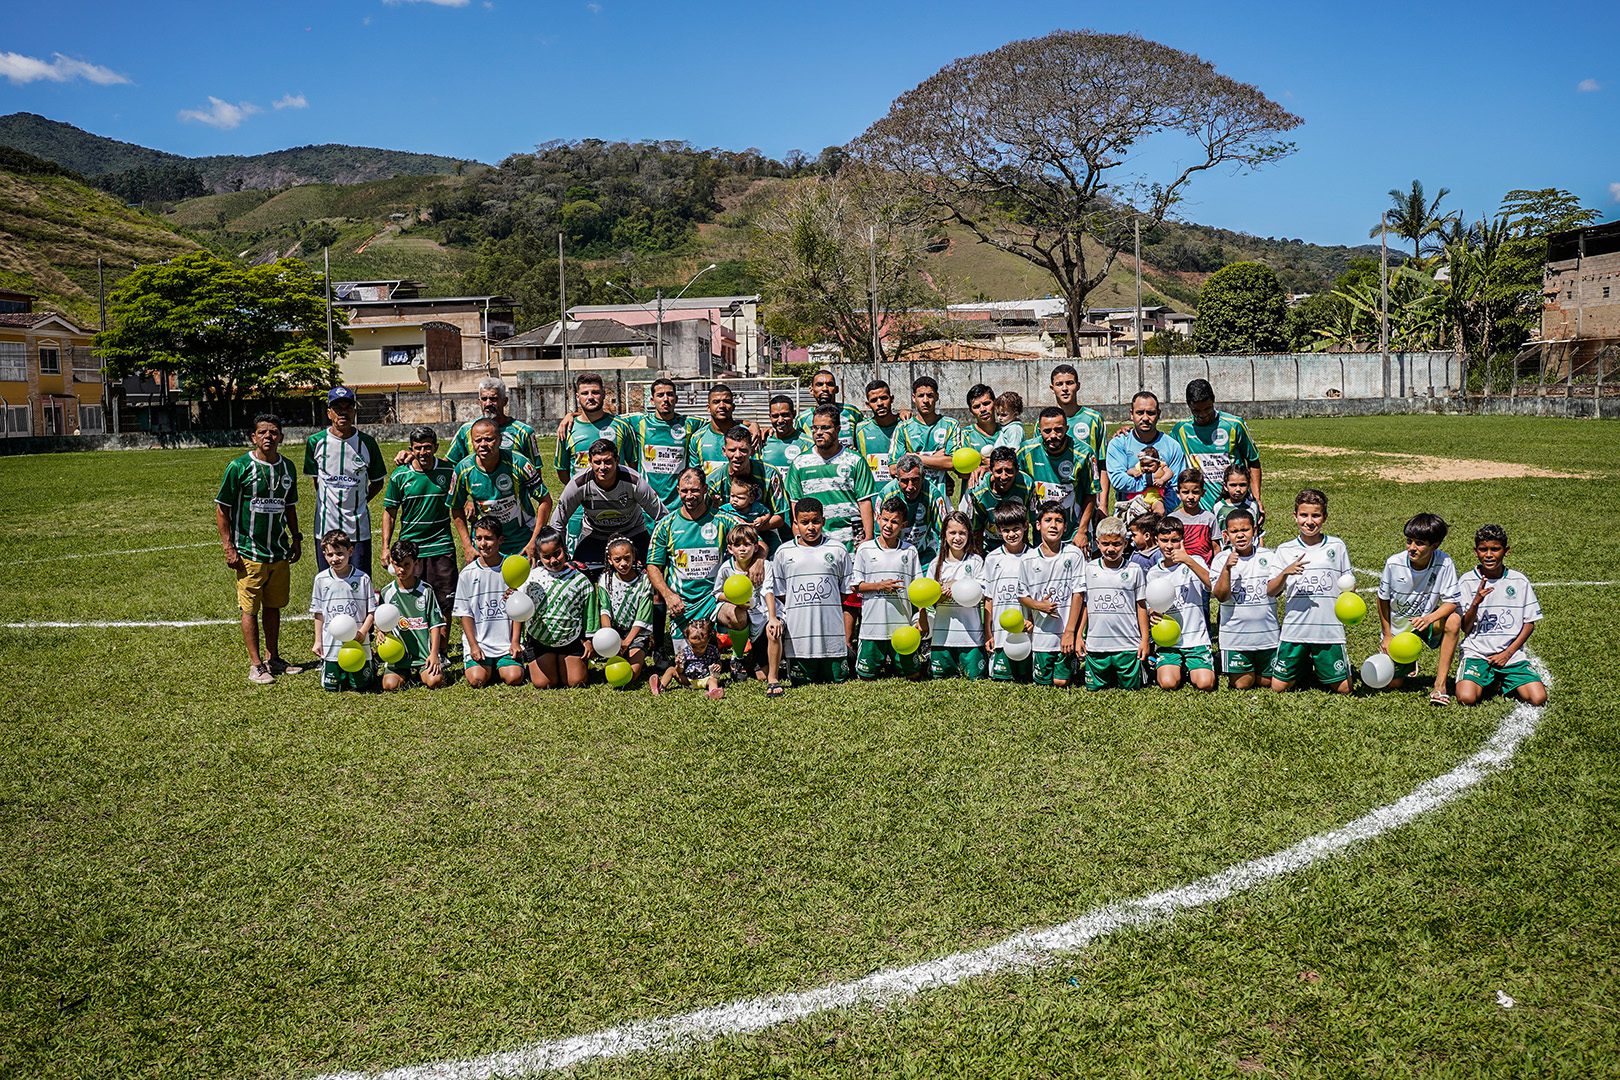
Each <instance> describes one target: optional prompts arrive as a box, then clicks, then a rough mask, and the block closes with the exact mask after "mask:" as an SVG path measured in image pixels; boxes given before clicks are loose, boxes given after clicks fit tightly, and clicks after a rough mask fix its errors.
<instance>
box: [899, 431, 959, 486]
mask: <svg viewBox="0 0 1620 1080" xmlns="http://www.w3.org/2000/svg"><path fill="white" fill-rule="evenodd" d="M961 430H962V425H961V424H960V423H959V422H957V420H956V418H955V417H951V416H938V417H935V418H934V422H933V423H932V424H925V423H923V422H922V419H921V418H920V417H917V416H912V417H911V419H909V420H907V421H905V422H904V423H903V424H901V425H900V434H899V436H898V437H897V438H896V439H895V441H894V454H893V459H894V460H895V461H899V460H900V457H901V455H903V454H948V453H950V452H951V451H952V450H954V449H956V441H957V439H958V437H959V433H960V431H961ZM923 475H924V476H926V477H928V479H930V480H932V481H934V482H935V483H936V484H941V485H948V484H949V483H950V478H951V476H952V475H953V473H952V471H951V470H949V469H936V468H934V467H933V466H932V465H926V466H924V467H923Z"/></svg>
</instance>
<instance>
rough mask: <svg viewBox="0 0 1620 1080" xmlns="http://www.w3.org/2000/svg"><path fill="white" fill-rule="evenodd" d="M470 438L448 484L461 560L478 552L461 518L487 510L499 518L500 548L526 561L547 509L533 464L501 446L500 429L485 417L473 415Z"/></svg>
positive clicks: (548, 502) (548, 500)
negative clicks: (468, 451) (466, 455)
mask: <svg viewBox="0 0 1620 1080" xmlns="http://www.w3.org/2000/svg"><path fill="white" fill-rule="evenodd" d="M472 443H473V456H472V457H470V458H463V459H462V461H461V464H460V465H457V466H456V477H455V482H454V483H453V484H452V485H451V487H450V522H451V524H452V525H453V526H454V527H455V530H456V536H457V537H458V538H459V539H460V540H461V547H462V551H463V552H464V554H465V555H466V560H465V561H466V562H469V563H470V562H473V561H475V560H476V559H477V558H478V551H477V549H476V548H475V547H474V546H473V538H472V535H471V532H470V530H469V528H468V524H467V523H468V522H469V521H477V520H478V519H479V518H481V517H484V516H486V515H488V516H490V517H493V518H495V519H496V520H498V521H499V522H500V523H501V554H502V555H503V556H504V555H522V556H524V557H525V558H527V559H528V560H530V561H531V562H532V561H533V560H534V557H535V539H536V537H538V536H539V534H540V527H541V526H542V525H543V524H544V523H545V521H546V519H547V518H548V517H550V515H551V509H552V505H551V493H550V492H549V491H547V490H546V488H545V485H544V484H543V483H541V480H540V470H539V468H538V467H537V466H536V465H535V464H534V463H533V462H531V461H530V460H529V459H528V458H526V457H524V456H523V455H522V454H517V453H514V452H513V451H511V450H502V449H501V433H500V431H499V430H498V429H497V428H496V427H495V421H493V420H490V419H489V418H487V417H486V418H485V419H483V420H478V421H474V423H473V430H472ZM469 506H470V507H471V511H470V512H469V509H468V508H469Z"/></svg>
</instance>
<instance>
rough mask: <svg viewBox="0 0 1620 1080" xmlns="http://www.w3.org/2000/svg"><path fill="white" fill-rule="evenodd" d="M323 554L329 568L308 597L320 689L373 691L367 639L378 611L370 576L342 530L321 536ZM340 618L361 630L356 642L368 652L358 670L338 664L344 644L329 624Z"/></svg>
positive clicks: (321, 574) (316, 578) (372, 675)
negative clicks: (356, 561) (334, 634)
mask: <svg viewBox="0 0 1620 1080" xmlns="http://www.w3.org/2000/svg"><path fill="white" fill-rule="evenodd" d="M321 554H322V556H323V557H324V558H325V561H326V569H325V570H322V571H321V572H320V573H318V574H316V575H315V584H314V586H313V587H312V588H311V590H310V598H309V610H310V613H311V614H312V615H314V616H315V647H314V649H313V650H312V651H313V652H314V653H315V655H316V656H318V657H320V658H321V689H322V690H361V691H364V690H370V689H371V684H372V681H373V679H374V678H375V669H374V668H373V667H372V660H371V649H370V648H369V647H367V646H366V639H367V638H368V637H370V636H371V622H372V617H373V613H374V612H375V611H376V610H377V594H376V593H375V592H374V591H372V588H371V577H370V575H368V574H367V573H366V572H365V571H364V570H362V569H360V568H359V567H358V566H356V565H354V541H353V540H350V539H349V534H348V533H346V532H344V531H343V530H342V529H332V530H330V531H329V532H327V534H326V535H325V536H323V537H321ZM339 615H347V616H348V617H349V618H351V619H353V620H354V622H355V625H356V626H357V627H358V630H357V631H356V633H355V636H354V640H356V641H358V642H360V644H361V647H362V648H364V649H365V650H366V664H365V666H364V667H362V668H361V669H360V670H359V671H344V670H343V668H342V667H341V666H340V665H339V664H338V650H339V649H341V648H342V647H343V642H342V641H339V640H338V639H337V638H336V637H335V636H333V635H330V634H327V633H326V625H327V623H329V622H331V621H332V619H334V618H336V617H337V616H339Z"/></svg>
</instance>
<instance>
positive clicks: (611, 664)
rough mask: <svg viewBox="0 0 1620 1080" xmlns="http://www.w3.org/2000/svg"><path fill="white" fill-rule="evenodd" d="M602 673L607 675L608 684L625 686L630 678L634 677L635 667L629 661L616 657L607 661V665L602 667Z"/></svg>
mask: <svg viewBox="0 0 1620 1080" xmlns="http://www.w3.org/2000/svg"><path fill="white" fill-rule="evenodd" d="M602 673H603V674H604V675H606V676H607V681H608V685H609V686H626V685H628V684H629V682H630V680H631V679H633V678H635V677H636V671H635V668H632V667H631V666H630V663H629V661H627V660H620V659H618V658H617V657H615V658H614V659H612V660H609V661H608V663H607V667H605V668H603V669H602Z"/></svg>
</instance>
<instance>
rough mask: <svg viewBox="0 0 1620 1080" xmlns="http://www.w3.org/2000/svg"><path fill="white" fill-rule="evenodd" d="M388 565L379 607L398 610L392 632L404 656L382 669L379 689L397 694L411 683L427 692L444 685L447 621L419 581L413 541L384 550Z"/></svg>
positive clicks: (435, 599)
mask: <svg viewBox="0 0 1620 1080" xmlns="http://www.w3.org/2000/svg"><path fill="white" fill-rule="evenodd" d="M388 564H389V566H391V567H392V568H393V571H394V580H393V581H390V582H389V583H388V584H387V585H384V586H383V587H382V596H381V598H380V600H379V603H380V604H393V605H394V606H395V607H397V608H398V609H399V613H400V620H399V629H398V630H396V631H395V634H396V635H397V636H398V638H399V640H400V642H401V643H403V644H404V646H405V656H404V658H403V659H401V660H399V661H397V662H395V663H388V662H384V663H383V665H382V688H383V689H384V690H398V689H399V688H400V687H402V686H404V685H405V684H406V683H408V682H410V681H411V680H412V679H414V680H416V681H417V682H419V683H421V684H422V685H423V686H425V687H427V688H428V689H429V690H436V689H438V688H439V687H441V686H443V685H444V684H445V681H446V680H445V670H444V643H445V639H446V638H447V637H448V636H449V632H450V631H449V627H450V621H449V620H448V619H446V618H445V616H444V609H443V608H441V607H440V606H439V596H438V594H437V593H435V592H434V591H433V590H432V589H431V588H429V587H428V584H427V582H426V581H425V580H423V578H422V571H421V566H422V562H421V559H420V557H419V556H418V555H417V547H416V542H415V541H414V540H396V541H394V543H393V545H392V546H390V547H389V549H388Z"/></svg>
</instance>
